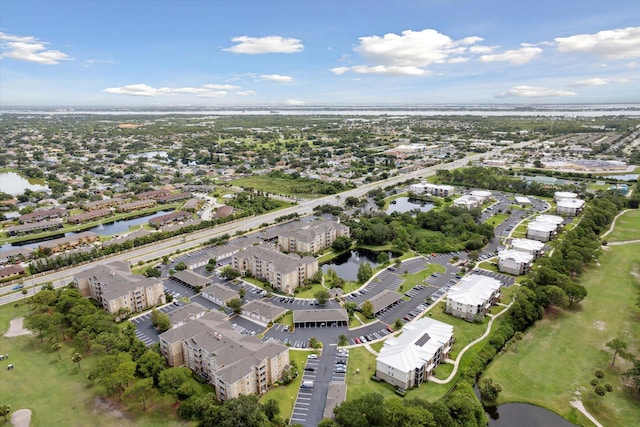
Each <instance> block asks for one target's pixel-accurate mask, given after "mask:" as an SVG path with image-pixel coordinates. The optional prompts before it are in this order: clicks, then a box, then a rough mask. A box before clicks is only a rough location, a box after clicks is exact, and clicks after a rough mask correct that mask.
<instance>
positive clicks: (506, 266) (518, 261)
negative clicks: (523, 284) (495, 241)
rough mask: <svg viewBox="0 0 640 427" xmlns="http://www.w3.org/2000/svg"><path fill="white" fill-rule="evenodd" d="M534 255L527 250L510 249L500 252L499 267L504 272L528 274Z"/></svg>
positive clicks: (517, 274)
mask: <svg viewBox="0 0 640 427" xmlns="http://www.w3.org/2000/svg"><path fill="white" fill-rule="evenodd" d="M533 260H534V256H533V255H532V254H530V253H527V252H521V251H518V250H515V249H508V250H504V251H500V253H498V269H499V270H500V271H502V272H504V273H510V274H515V275H516V276H519V275H521V274H527V273H528V272H529V270H530V269H531V266H532V265H533Z"/></svg>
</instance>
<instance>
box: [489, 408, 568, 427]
mask: <svg viewBox="0 0 640 427" xmlns="http://www.w3.org/2000/svg"><path fill="white" fill-rule="evenodd" d="M485 410H486V411H487V415H489V427H514V426H517V427H575V424H572V423H570V422H569V421H567V420H565V419H564V418H562V417H561V416H559V415H558V414H556V413H554V412H551V411H549V410H547V409H544V408H541V407H539V406H535V405H529V404H527V403H505V404H504V405H500V406H498V407H495V406H490V407H486V408H485Z"/></svg>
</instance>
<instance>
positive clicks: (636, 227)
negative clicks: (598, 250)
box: [604, 209, 640, 242]
mask: <svg viewBox="0 0 640 427" xmlns="http://www.w3.org/2000/svg"><path fill="white" fill-rule="evenodd" d="M604 239H605V240H607V241H608V242H621V241H625V240H638V239H640V210H637V209H636V210H629V211H626V212H625V213H623V214H622V215H620V216H619V217H618V219H617V220H616V226H615V228H614V229H613V231H612V232H611V233H609V234H607V236H606V237H605V238H604Z"/></svg>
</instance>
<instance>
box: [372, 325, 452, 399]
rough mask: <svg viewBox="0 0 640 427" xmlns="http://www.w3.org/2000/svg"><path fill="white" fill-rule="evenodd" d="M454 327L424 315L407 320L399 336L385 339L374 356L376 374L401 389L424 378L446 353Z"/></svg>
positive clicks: (426, 377) (405, 388)
mask: <svg viewBox="0 0 640 427" xmlns="http://www.w3.org/2000/svg"><path fill="white" fill-rule="evenodd" d="M452 345H453V326H451V325H447V324H446V323H443V322H440V321H438V320H434V319H429V318H423V319H420V320H418V321H416V322H413V323H408V324H406V325H404V327H403V328H402V334H400V336H398V337H390V338H388V339H387V340H386V341H385V343H384V346H383V347H382V349H381V350H380V353H379V354H378V357H377V358H376V377H378V378H380V379H381V380H383V381H385V382H387V383H389V384H391V385H392V386H395V387H397V388H399V389H401V390H407V389H409V388H411V387H414V386H418V385H420V384H422V383H423V382H425V381H427V379H428V378H429V376H430V375H432V374H433V370H434V369H435V368H436V367H437V366H438V365H439V364H440V363H441V362H442V361H443V360H444V359H445V358H446V357H447V356H448V354H449V352H450V351H451V346H452Z"/></svg>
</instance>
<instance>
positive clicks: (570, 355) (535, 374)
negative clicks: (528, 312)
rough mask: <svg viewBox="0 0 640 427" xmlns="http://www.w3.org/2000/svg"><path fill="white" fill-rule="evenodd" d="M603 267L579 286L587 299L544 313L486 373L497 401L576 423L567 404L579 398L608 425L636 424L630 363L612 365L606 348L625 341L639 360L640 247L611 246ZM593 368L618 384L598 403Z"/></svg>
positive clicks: (636, 403)
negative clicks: (627, 377)
mask: <svg viewBox="0 0 640 427" xmlns="http://www.w3.org/2000/svg"><path fill="white" fill-rule="evenodd" d="M600 265H601V267H597V266H593V267H591V269H590V270H589V271H588V272H586V273H585V275H584V279H583V280H582V283H583V285H584V286H585V287H586V288H587V290H588V292H589V295H588V296H587V298H586V299H585V300H584V301H583V302H582V304H581V306H580V307H579V308H578V309H577V310H575V312H555V313H552V314H549V315H547V316H546V317H545V319H543V320H541V321H539V322H538V323H537V324H536V326H535V327H534V328H532V329H531V330H529V331H528V332H527V333H526V334H525V337H524V339H523V340H522V341H521V342H520V343H519V344H518V348H517V351H516V350H515V348H514V347H513V346H511V347H509V349H508V350H507V351H506V352H505V353H504V354H503V355H502V356H500V357H499V358H497V359H496V360H495V361H494V363H493V364H491V365H490V367H489V368H488V369H487V371H486V372H485V376H486V377H490V378H492V379H493V380H494V381H497V382H498V383H500V384H501V385H502V387H503V391H502V393H501V394H500V397H499V400H498V402H499V403H505V402H527V403H532V404H535V405H539V406H542V407H545V408H549V409H551V410H552V411H554V412H557V413H559V414H561V415H563V416H564V417H566V418H568V419H569V420H575V417H576V415H575V411H574V410H573V408H572V407H571V406H569V402H570V400H571V399H572V398H574V397H575V396H576V395H577V394H579V395H580V396H581V397H582V401H583V403H584V405H585V406H586V407H587V410H588V411H589V412H591V413H592V414H593V415H594V416H595V417H596V419H597V420H598V421H599V422H600V423H602V424H603V425H604V426H631V425H637V422H638V419H639V414H640V410H639V408H640V397H639V396H637V394H636V395H633V393H632V392H631V391H630V389H629V387H627V386H625V385H623V384H622V382H621V380H620V374H621V373H622V372H624V371H625V370H626V369H628V368H629V366H630V363H629V362H628V361H625V360H624V359H622V358H620V357H618V358H617V360H616V365H615V367H614V368H612V367H611V359H612V353H611V352H610V351H609V350H608V349H607V348H606V347H605V343H607V342H608V341H610V340H611V339H613V338H616V337H620V338H621V339H623V340H625V341H626V342H627V343H628V345H629V347H628V350H629V351H630V352H631V353H633V354H634V355H635V357H638V356H640V309H639V308H638V307H636V306H635V300H636V296H637V295H638V293H639V292H640V281H639V280H638V276H637V272H638V269H639V268H640V244H629V245H621V246H612V247H609V248H608V249H606V250H604V251H603V255H602V257H601V258H600ZM596 369H602V370H603V371H604V372H605V377H604V379H603V380H602V381H603V383H605V382H606V383H610V384H612V385H613V387H614V391H613V392H612V393H607V395H606V396H605V397H604V398H603V399H602V401H601V402H597V401H595V400H594V399H591V398H590V396H589V395H590V391H591V390H592V389H593V387H592V386H590V384H589V382H590V380H591V379H592V378H594V372H595V370H596ZM583 424H584V425H588V423H584V422H583Z"/></svg>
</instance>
